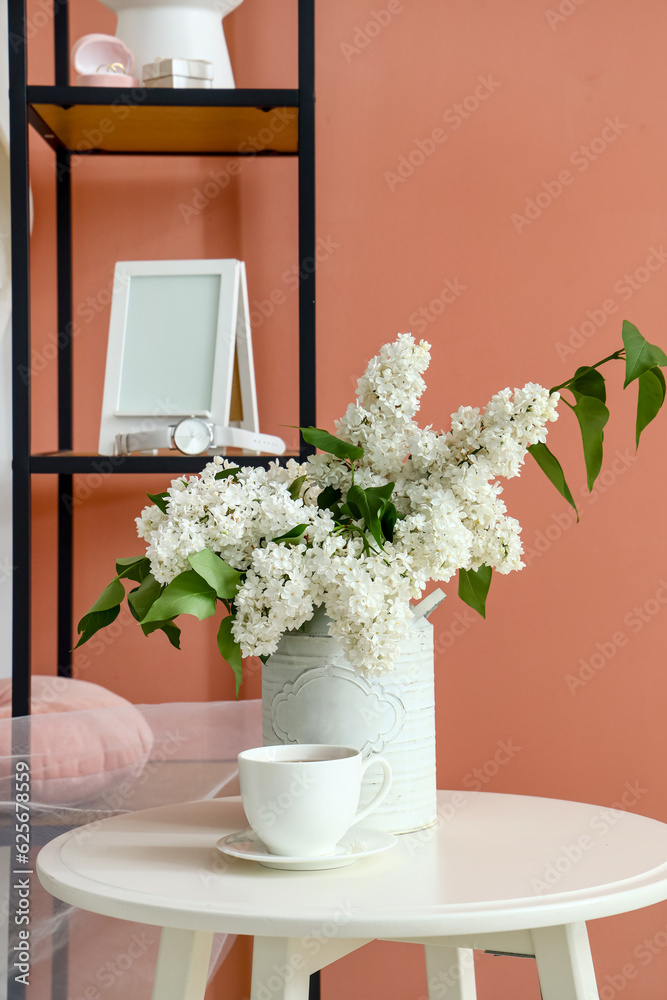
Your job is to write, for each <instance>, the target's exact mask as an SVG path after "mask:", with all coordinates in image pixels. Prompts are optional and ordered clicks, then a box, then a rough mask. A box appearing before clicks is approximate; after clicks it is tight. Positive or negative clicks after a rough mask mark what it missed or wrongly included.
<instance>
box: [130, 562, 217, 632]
mask: <svg viewBox="0 0 667 1000" xmlns="http://www.w3.org/2000/svg"><path fill="white" fill-rule="evenodd" d="M215 598H216V594H215V590H214V589H213V587H211V586H210V585H209V584H208V583H207V582H206V580H204V579H202V577H201V576H200V575H199V573H195V571H194V570H193V569H186V570H185V571H184V572H183V573H181V574H180V575H179V576H177V577H176V579H175V580H172V581H171V583H169V584H167V586H166V587H165V588H164V590H163V591H162V593H161V594H160V596H159V597H158V599H157V601H155V603H154V604H153V605H152V607H151V608H150V610H149V611H148V614H147V615H146V617H145V618H144V619H143V622H145V623H146V624H147V623H148V622H162V621H167V620H168V619H171V618H176V616H177V615H194V616H195V618H198V619H199V621H202V620H203V619H204V618H210V617H211V615H214V614H215Z"/></svg>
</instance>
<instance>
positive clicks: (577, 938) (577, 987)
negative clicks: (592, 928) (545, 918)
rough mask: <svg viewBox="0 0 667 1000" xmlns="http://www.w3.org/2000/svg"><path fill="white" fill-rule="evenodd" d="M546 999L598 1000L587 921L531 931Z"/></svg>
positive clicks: (538, 971) (543, 995)
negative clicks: (585, 922)
mask: <svg viewBox="0 0 667 1000" xmlns="http://www.w3.org/2000/svg"><path fill="white" fill-rule="evenodd" d="M531 934H532V938H533V945H534V951H535V959H536V961H537V974H538V976H539V977H540V988H541V990H542V998H543V1000H598V998H599V994H598V989H597V983H596V981H595V970H594V968H593V959H592V957H591V949H590V945H589V943H588V932H587V930H586V924H584V923H577V924H564V925H562V926H560V927H540V928H538V929H536V930H533V931H531Z"/></svg>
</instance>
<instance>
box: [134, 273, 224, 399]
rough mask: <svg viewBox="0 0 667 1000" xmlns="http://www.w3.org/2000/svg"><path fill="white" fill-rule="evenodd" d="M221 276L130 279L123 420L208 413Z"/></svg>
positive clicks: (203, 275) (184, 275)
mask: <svg viewBox="0 0 667 1000" xmlns="http://www.w3.org/2000/svg"><path fill="white" fill-rule="evenodd" d="M220 281H221V277H220V274H180V275H177V274H174V275H168V276H167V275H134V276H132V277H131V278H130V279H129V289H128V297H127V313H126V328H125V343H124V348H123V359H122V363H121V375H120V387H119V398H118V409H117V410H116V412H117V414H118V415H119V416H149V415H151V414H156V413H160V412H165V411H166V412H168V413H199V414H206V415H208V414H210V411H211V397H212V391H213V369H214V361H215V349H216V339H217V333H218V314H219V308H220Z"/></svg>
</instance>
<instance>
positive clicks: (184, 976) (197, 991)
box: [153, 927, 213, 1000]
mask: <svg viewBox="0 0 667 1000" xmlns="http://www.w3.org/2000/svg"><path fill="white" fill-rule="evenodd" d="M212 946H213V934H212V933H210V932H209V931H182V930H177V929H175V928H173V927H163V928H162V934H161V935H160V950H159V952H158V958H157V969H156V971H155V982H154V984H153V1000H204V993H205V991H206V978H207V976H208V966H209V962H210V959H211V948H212Z"/></svg>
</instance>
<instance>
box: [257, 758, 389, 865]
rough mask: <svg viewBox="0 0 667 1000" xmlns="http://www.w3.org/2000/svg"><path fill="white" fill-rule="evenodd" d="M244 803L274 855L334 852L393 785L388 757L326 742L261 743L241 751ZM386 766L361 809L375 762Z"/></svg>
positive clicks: (309, 855) (260, 834) (314, 854)
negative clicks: (367, 777) (365, 784)
mask: <svg viewBox="0 0 667 1000" xmlns="http://www.w3.org/2000/svg"><path fill="white" fill-rule="evenodd" d="M238 760H239V777H240V781H241V798H242V800H243V808H244V809H245V813H246V816H247V818H248V822H249V823H250V826H251V827H252V828H253V830H254V831H255V833H256V834H257V836H258V837H259V838H260V840H262V841H263V842H264V844H265V845H266V847H267V848H268V850H269V851H270V853H271V854H279V855H281V856H282V857H290V858H296V857H298V858H310V857H317V856H320V855H324V854H332V853H333V852H334V850H335V848H336V844H337V843H338V841H339V840H340V839H341V837H342V836H343V835H344V834H345V833H346V832H347V831H348V830H349V828H350V827H351V826H354V824H355V823H358V822H359V821H360V820H362V819H363V818H364V817H365V816H368V814H369V813H370V812H372V811H373V809H375V808H376V807H377V806H379V805H380V803H381V802H382V800H383V799H384V798H385V797H386V795H387V792H388V791H389V789H390V787H391V768H390V766H389V764H388V763H387V761H386V760H385V759H384V757H377V756H375V757H370V758H369V759H368V760H365V761H364V759H363V758H362V756H361V754H360V753H359V751H358V750H355V749H353V748H352V747H342V746H330V745H328V744H322V743H308V744H291V745H289V746H273V747H256V748H254V749H252V750H244V751H243V753H240V754H239V757H238ZM375 765H379V766H380V767H381V768H382V769H383V771H384V778H383V781H382V785H381V786H380V790H379V791H378V793H377V795H376V796H375V798H374V799H373V800H372V802H370V803H369V804H368V805H366V806H365V807H364V808H363V809H357V807H358V805H359V795H360V792H361V781H362V778H363V776H364V774H365V772H366V771H367V770H368V768H369V767H373V766H375Z"/></svg>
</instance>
